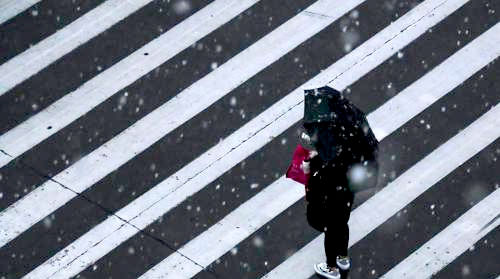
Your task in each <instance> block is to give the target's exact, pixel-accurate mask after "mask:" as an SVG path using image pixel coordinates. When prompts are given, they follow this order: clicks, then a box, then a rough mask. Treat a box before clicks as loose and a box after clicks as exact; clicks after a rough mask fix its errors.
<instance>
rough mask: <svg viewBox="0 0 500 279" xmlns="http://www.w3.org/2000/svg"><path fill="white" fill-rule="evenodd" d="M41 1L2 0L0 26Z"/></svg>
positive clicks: (0, 2)
mask: <svg viewBox="0 0 500 279" xmlns="http://www.w3.org/2000/svg"><path fill="white" fill-rule="evenodd" d="M40 1H41V0H0V24H2V23H4V22H6V21H7V20H9V19H11V18H13V17H15V16H16V15H18V14H20V13H22V12H24V11H25V10H26V9H28V8H29V7H31V6H33V5H35V4H36V3H38V2H40Z"/></svg>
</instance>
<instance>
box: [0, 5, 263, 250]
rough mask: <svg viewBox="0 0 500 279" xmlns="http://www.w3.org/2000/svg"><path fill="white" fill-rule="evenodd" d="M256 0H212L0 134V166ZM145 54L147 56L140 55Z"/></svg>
mask: <svg viewBox="0 0 500 279" xmlns="http://www.w3.org/2000/svg"><path fill="white" fill-rule="evenodd" d="M141 1H144V0H141ZM259 1H260V0H216V1H213V2H212V3H210V4H208V5H207V6H205V7H204V8H203V9H201V10H199V11H198V12H196V13H195V14H193V15H192V16H190V17H189V18H187V19H185V20H183V21H182V22H180V23H179V24H177V25H176V26H174V27H173V28H171V29H170V30H169V31H167V32H165V33H164V34H163V35H161V36H160V37H158V38H156V39H155V40H153V41H151V42H149V43H148V44H146V45H145V46H143V47H141V48H140V49H138V50H136V51H135V52H134V53H132V54H131V55H129V56H127V57H126V58H124V59H122V60H121V61H119V62H117V63H116V64H114V65H113V66H112V67H110V68H109V69H107V70H105V71H103V72H102V73H100V74H99V75H97V76H95V77H94V78H92V79H91V80H89V81H87V82H85V83H84V84H83V85H82V86H80V87H79V88H78V89H76V90H75V91H73V92H70V93H68V94H66V95H65V96H64V97H62V98H61V99H59V100H57V101H56V102H54V103H53V104H51V105H49V106H48V107H47V108H45V109H44V110H42V111H40V112H39V113H37V114H36V115H34V116H32V117H30V118H28V119H27V120H26V121H24V122H23V123H21V124H19V125H18V126H16V127H14V128H13V129H11V130H9V131H7V132H6V133H5V134H3V135H1V136H0V150H3V151H4V152H5V153H7V154H8V156H7V155H6V156H0V167H3V166H5V165H6V164H8V163H9V162H10V161H12V160H14V159H15V158H17V157H18V156H19V155H21V154H23V153H24V152H26V151H27V150H29V149H31V148H32V147H33V146H35V145H37V144H38V143H40V142H41V141H43V140H44V139H46V138H48V137H49V136H51V135H53V134H54V133H56V132H57V131H59V130H61V129H62V128H64V127H65V126H66V125H68V124H70V123H71V122H73V121H74V120H76V119H78V118H79V117H81V116H82V115H84V114H85V113H87V112H88V111H90V110H92V109H93V108H94V107H96V106H97V105H99V104H100V103H101V102H103V101H105V100H106V99H108V98H109V97H111V96H112V95H113V94H115V93H116V92H118V91H120V90H121V89H123V88H125V87H126V86H128V85H130V84H131V83H133V82H134V81H136V80H137V79H139V78H140V77H142V76H143V75H145V74H147V73H148V72H150V71H151V70H153V69H154V68H156V67H158V66H159V65H161V64H162V63H164V62H165V61H168V60H169V59H171V58H172V57H174V56H175V55H177V54H178V53H179V52H181V51H182V50H184V49H185V48H187V47H189V46H191V45H192V44H193V43H195V42H196V41H198V40H199V39H201V38H203V37H204V36H206V35H207V34H209V33H211V32H212V31H214V30H216V29H217V28H219V27H220V26H222V25H223V24H225V23H227V22H228V21H230V20H231V19H232V18H234V17H236V16H237V15H238V14H240V13H241V12H243V11H245V10H246V9H248V8H249V7H251V6H252V5H254V4H255V3H257V2H259ZM125 2H133V1H125ZM145 53H148V55H147V56H146V55H144V54H145ZM49 126H50V129H49V128H48V127H49ZM0 246H1V245H0Z"/></svg>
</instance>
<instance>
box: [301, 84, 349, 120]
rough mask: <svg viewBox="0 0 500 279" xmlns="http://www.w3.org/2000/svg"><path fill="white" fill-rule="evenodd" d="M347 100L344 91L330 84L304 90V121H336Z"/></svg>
mask: <svg viewBox="0 0 500 279" xmlns="http://www.w3.org/2000/svg"><path fill="white" fill-rule="evenodd" d="M345 101H346V99H345V98H344V95H343V93H342V92H340V91H338V90H336V89H334V88H332V87H329V86H323V87H319V88H314V89H306V90H304V119H303V121H304V123H318V122H325V121H334V120H335V119H336V118H337V112H338V110H339V109H338V107H339V105H342V104H344V102H345Z"/></svg>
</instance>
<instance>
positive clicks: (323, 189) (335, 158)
mask: <svg viewBox="0 0 500 279" xmlns="http://www.w3.org/2000/svg"><path fill="white" fill-rule="evenodd" d="M320 99H321V100H320ZM318 100H320V101H318ZM303 126H304V128H305V130H306V131H307V134H308V135H310V136H311V138H312V139H313V140H312V145H313V146H314V147H315V150H317V152H318V153H319V154H318V155H317V156H315V157H313V158H312V159H310V160H309V161H310V171H311V177H310V179H309V182H308V185H307V187H306V199H307V200H308V201H318V200H322V202H324V200H327V199H328V196H331V195H334V194H335V193H338V191H349V192H352V193H354V192H357V191H360V190H363V189H367V188H370V187H374V186H375V185H376V182H377V174H378V163H377V157H378V141H377V139H376V138H375V136H374V134H373V132H372V130H371V128H370V126H369V124H368V121H367V119H366V116H365V114H364V113H363V112H362V111H361V110H359V109H358V108H357V107H356V106H354V105H353V104H352V103H351V102H350V101H349V100H347V99H346V98H344V96H343V95H342V94H341V93H340V92H339V91H337V90H335V89H332V88H330V87H327V86H325V87H321V88H318V89H315V90H312V91H311V90H306V94H305V111H304V123H303Z"/></svg>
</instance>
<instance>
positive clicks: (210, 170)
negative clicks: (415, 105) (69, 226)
mask: <svg viewBox="0 0 500 279" xmlns="http://www.w3.org/2000/svg"><path fill="white" fill-rule="evenodd" d="M429 2H430V1H429ZM429 2H425V3H429ZM456 8H458V6H457V7H456ZM442 9H444V10H446V9H450V7H446V6H442ZM434 12H435V13H436V14H440V13H443V10H436V11H434ZM451 12H452V11H449V13H451ZM405 16H406V15H405ZM405 16H403V17H402V18H401V19H400V20H399V21H397V22H395V23H394V24H393V25H392V26H391V27H390V28H391V29H385V30H392V31H391V32H399V31H398V30H399V29H398V27H397V26H398V24H401V23H402V22H405V20H407V18H405ZM443 17H445V15H443ZM432 19H433V20H437V19H436V18H435V17H432ZM421 24H424V23H421ZM425 24H430V23H425ZM425 24H424V25H425ZM399 27H402V26H399ZM388 28H389V27H388ZM416 28H422V32H424V30H426V29H427V28H424V27H423V26H420V27H416ZM384 32H385V31H381V32H380V33H379V34H383V33H384ZM404 34H405V33H404V32H402V33H401V36H405V35H404ZM385 35H387V34H385ZM376 36H379V35H376ZM380 36H382V35H380ZM414 36H417V35H415V34H414ZM401 40H407V41H408V42H409V41H411V40H412V39H411V38H404V39H403V38H401ZM371 42H374V43H375V42H379V43H380V42H382V41H381V40H372V41H371ZM395 44H399V43H395ZM368 46H370V48H369V47H368ZM371 47H374V48H373V49H377V51H376V52H373V53H372V54H371V55H367V57H377V59H379V63H381V62H382V61H384V59H385V58H387V57H389V56H391V54H390V53H387V51H386V50H384V48H387V49H388V50H389V49H390V50H392V51H393V53H395V52H396V51H397V48H396V49H394V47H393V45H392V43H385V44H384V47H381V48H380V47H379V48H376V47H375V46H374V45H373V44H372V43H367V45H362V46H360V47H358V48H357V49H355V50H354V51H353V52H351V54H349V55H347V56H346V57H344V58H342V59H352V57H358V56H359V52H363V51H365V50H364V49H372V48H371ZM462 58H465V57H462ZM341 61H342V60H340V61H338V62H337V63H343V62H341ZM358 62H359V61H358ZM337 63H335V64H333V65H332V66H331V67H329V68H328V69H327V70H325V71H324V72H323V73H322V74H320V75H318V76H317V77H318V78H320V79H324V78H325V77H324V76H330V77H331V75H330V74H331V73H332V71H334V70H337V67H336V65H337ZM353 63H355V61H353ZM376 64H377V63H373V64H370V65H372V67H376ZM356 65H358V66H354V67H351V68H350V69H351V70H348V71H346V72H344V74H343V75H342V76H341V78H343V77H344V76H349V78H351V72H350V71H353V72H358V73H361V72H363V71H357V70H356V67H361V66H362V65H364V64H363V63H356ZM358 78H359V77H358ZM419 90H420V88H415V89H413V91H419ZM411 91H412V90H407V92H411ZM302 94H303V93H302V90H301V88H298V89H296V90H295V91H294V92H292V93H291V94H289V95H288V96H287V97H285V98H284V99H283V100H281V101H279V102H278V103H276V104H275V105H273V106H272V107H271V108H269V109H268V110H266V111H265V112H263V113H261V114H260V115H259V116H257V117H256V118H255V119H253V120H252V121H250V122H249V123H248V124H246V125H245V126H243V127H242V128H240V129H239V130H238V131H236V132H235V133H233V134H232V135H230V136H229V137H227V138H226V139H224V141H222V142H221V143H219V144H218V145H216V146H214V147H213V148H211V149H210V150H208V151H207V152H205V153H204V154H203V155H201V156H200V157H198V158H197V159H196V160H194V161H193V162H191V163H190V164H188V165H187V166H185V167H184V168H183V169H181V170H179V171H178V172H177V173H175V174H174V175H172V176H171V177H169V178H168V179H166V180H165V181H163V182H162V183H160V184H159V185H157V186H155V187H154V188H153V189H151V190H150V191H148V192H146V193H145V194H144V195H142V196H141V197H139V198H137V199H136V200H134V201H133V202H131V203H130V204H129V205H127V206H126V207H124V208H123V209H121V210H120V211H118V212H117V213H116V215H117V216H120V218H122V219H124V220H128V221H130V222H131V223H132V224H133V225H134V226H136V227H137V228H139V229H143V228H145V227H146V226H147V225H149V224H151V223H152V222H153V221H154V220H156V219H157V218H158V217H159V216H161V215H163V214H164V213H165V212H167V211H169V210H170V209H171V208H173V207H174V206H176V205H177V204H179V203H180V202H182V201H183V200H184V199H185V198H186V197H187V196H190V195H192V194H194V193H195V192H197V191H199V190H200V189H201V188H203V187H204V186H205V185H207V184H208V183H210V182H211V181H213V180H215V179H216V178H217V177H219V176H220V175H222V174H223V173H224V172H226V171H227V170H228V169H230V168H231V167H232V166H234V165H236V164H237V163H238V162H239V161H241V160H242V158H245V157H247V156H249V155H250V154H252V153H253V152H255V151H256V150H258V149H259V148H261V147H262V146H264V145H265V144H266V143H267V142H269V141H270V140H271V138H273V137H275V136H277V135H279V134H280V133H282V132H283V131H284V130H286V129H287V128H288V127H290V126H291V125H292V124H293V123H295V122H296V121H299V120H300V119H301V118H302V113H303V107H302V106H300V103H301V99H302V98H303V96H302ZM436 94H437V95H436V98H438V97H440V96H441V95H439V94H441V93H436ZM298 105H299V106H298ZM405 109H406V107H405V106H402V107H401V108H400V110H393V113H396V114H399V113H403V112H404V111H405ZM408 117H409V119H410V118H411V117H413V115H408ZM368 118H369V119H370V117H368ZM228 154H231V155H230V156H228ZM223 157H224V160H221V159H222V158H223ZM193 173H196V174H197V175H196V176H193V175H192V174H193ZM119 230H120V228H119V223H113V222H112V221H104V222H102V223H101V224H99V225H98V226H96V227H95V228H94V229H92V230H91V231H89V232H88V233H86V234H85V235H83V236H82V237H80V238H79V239H78V240H76V241H75V242H74V243H72V244H71V245H69V246H68V247H67V248H66V249H64V250H63V252H59V253H58V254H56V255H55V256H54V257H52V258H51V259H50V260H49V261H47V262H46V263H44V264H42V265H41V266H39V267H38V268H37V269H35V270H34V271H33V272H32V273H30V275H32V276H33V277H30V278H35V277H40V278H44V277H43V276H47V275H49V274H50V275H51V276H54V273H51V272H56V271H57V270H58V269H61V268H62V269H61V273H67V272H69V274H76V272H78V269H79V268H82V267H80V266H82V265H84V264H83V263H84V262H86V263H87V265H88V264H90V263H92V262H94V261H96V260H97V259H99V258H100V257H102V256H104V255H105V254H107V253H108V252H109V251H111V250H112V249H113V248H114V247H113V246H112V245H109V243H110V242H111V243H121V242H123V241H125V240H126V239H128V238H129V237H131V236H132V235H128V236H127V235H125V234H122V233H116V231H119ZM103 231H106V234H103V233H102V232H103ZM80 255H83V257H84V258H85V259H82V258H80V259H79V260H78V265H74V264H71V266H69V265H68V263H70V262H71V261H73V260H74V259H75V258H76V257H80ZM83 268H84V267H83ZM69 269H76V271H68V270H69ZM48 270H51V271H48ZM40 274H43V276H41V275H40ZM61 278H64V277H61Z"/></svg>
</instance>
